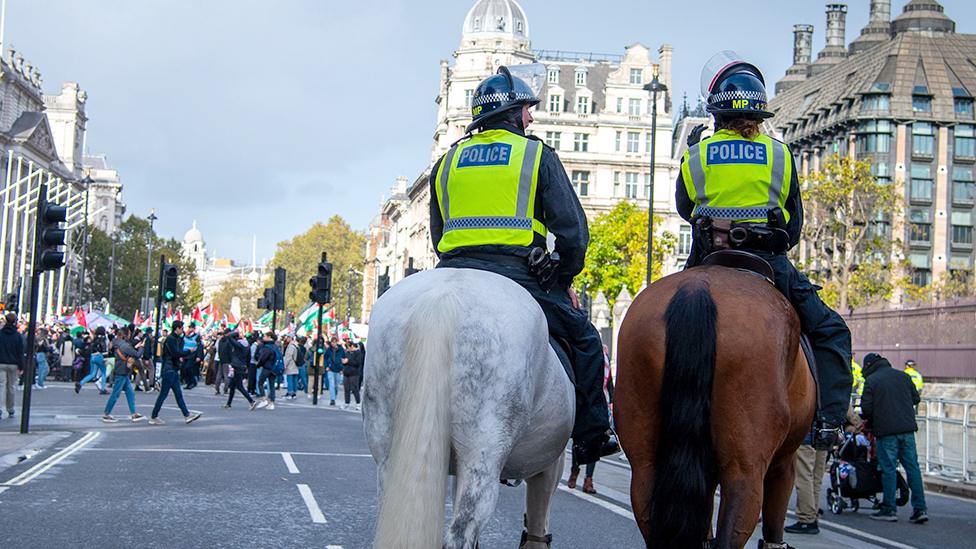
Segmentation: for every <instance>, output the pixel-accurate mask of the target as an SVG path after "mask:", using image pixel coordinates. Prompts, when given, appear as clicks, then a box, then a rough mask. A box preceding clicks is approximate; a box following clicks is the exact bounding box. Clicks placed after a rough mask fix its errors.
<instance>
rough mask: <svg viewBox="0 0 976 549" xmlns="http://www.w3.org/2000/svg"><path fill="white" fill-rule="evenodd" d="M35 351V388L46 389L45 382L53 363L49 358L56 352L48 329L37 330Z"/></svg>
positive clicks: (40, 328)
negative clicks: (49, 337)
mask: <svg viewBox="0 0 976 549" xmlns="http://www.w3.org/2000/svg"><path fill="white" fill-rule="evenodd" d="M34 349H35V353H34V356H35V362H34V363H35V364H36V369H37V375H36V376H35V381H34V388H35V389H44V388H45V384H44V382H45V380H47V374H48V371H50V369H51V361H49V360H48V357H50V356H51V353H52V351H53V350H54V347H52V346H51V341H50V340H49V339H48V332H47V328H44V327H39V328H37V343H36V344H35V345H34Z"/></svg>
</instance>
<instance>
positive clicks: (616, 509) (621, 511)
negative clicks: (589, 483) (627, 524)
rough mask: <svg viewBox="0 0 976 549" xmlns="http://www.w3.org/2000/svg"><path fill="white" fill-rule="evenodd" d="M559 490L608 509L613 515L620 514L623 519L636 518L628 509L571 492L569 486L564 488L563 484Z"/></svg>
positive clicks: (580, 493) (581, 493) (574, 491)
mask: <svg viewBox="0 0 976 549" xmlns="http://www.w3.org/2000/svg"><path fill="white" fill-rule="evenodd" d="M559 489H560V490H562V491H563V492H566V493H568V494H571V495H574V496H576V497H578V498H580V499H581V500H583V501H585V502H588V503H592V504H593V505H597V506H599V507H603V508H604V509H606V510H607V511H610V512H611V513H616V514H618V515H620V516H622V517H625V518H628V519H632V518H634V514H633V513H631V512H630V511H628V510H627V509H624V508H623V507H620V506H618V505H614V504H612V503H610V502H609V501H604V500H602V499H600V498H595V497H593V496H591V495H589V494H584V493H583V492H577V491H576V490H570V489H569V488H568V487H567V486H564V485H562V484H560V485H559Z"/></svg>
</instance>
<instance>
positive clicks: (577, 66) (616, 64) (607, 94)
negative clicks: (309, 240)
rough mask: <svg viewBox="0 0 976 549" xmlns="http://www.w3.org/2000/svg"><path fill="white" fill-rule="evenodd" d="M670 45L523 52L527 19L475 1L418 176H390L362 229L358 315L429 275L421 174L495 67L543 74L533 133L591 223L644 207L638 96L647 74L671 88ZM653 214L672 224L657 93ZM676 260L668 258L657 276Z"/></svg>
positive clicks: (647, 121) (666, 141)
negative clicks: (553, 153) (421, 272)
mask: <svg viewBox="0 0 976 549" xmlns="http://www.w3.org/2000/svg"><path fill="white" fill-rule="evenodd" d="M671 59H672V49H671V46H669V45H667V44H664V45H662V46H660V47H659V48H658V49H657V51H656V52H654V51H652V50H650V49H649V48H648V47H646V46H644V45H642V44H639V43H634V44H631V45H629V46H626V47H624V48H623V53H619V54H598V53H589V52H579V51H563V50H542V49H533V45H532V42H531V35H530V26H529V19H528V17H527V14H526V13H525V10H523V9H522V7H521V6H520V5H519V3H518V2H516V1H515V0H477V1H475V2H474V4H473V5H472V7H471V8H470V9H469V10H468V13H467V16H466V17H465V18H464V21H463V23H462V26H461V41H460V44H459V45H458V48H457V49H456V50H455V51H454V55H453V61H450V60H446V59H445V60H442V61H441V62H440V82H439V89H438V91H437V96H436V99H435V102H436V104H437V115H436V121H435V126H434V134H433V143H432V144H431V155H430V159H429V164H428V167H427V169H426V170H424V172H423V173H421V174H419V176H417V177H415V178H413V179H410V178H407V177H399V178H397V180H396V183H395V184H394V186H393V188H392V189H391V192H390V196H389V198H387V199H386V200H385V201H384V202H383V203H382V205H381V208H380V212H379V214H378V215H377V216H376V218H375V220H374V222H373V223H372V224H371V226H370V229H369V235H368V245H367V265H366V271H365V278H364V281H365V283H364V285H363V291H364V296H363V297H364V299H363V308H364V309H363V318H368V315H369V310H370V309H371V307H372V303H373V302H374V301H375V299H376V297H377V295H378V293H379V290H380V288H381V287H385V286H386V285H387V284H395V283H396V282H397V281H398V280H400V279H402V278H403V277H404V276H406V274H408V273H409V272H412V270H414V269H429V268H432V267H433V266H434V264H435V263H436V255H435V254H434V250H433V248H432V245H431V241H430V235H429V228H428V224H429V209H428V208H429V203H430V193H429V176H430V169H431V167H432V166H433V164H434V162H436V160H437V159H438V158H440V157H441V155H443V154H444V153H445V152H446V151H447V150H448V149H449V148H450V146H451V144H453V143H454V142H455V141H457V140H458V139H460V138H461V137H462V136H463V135H464V129H465V127H467V125H468V124H469V123H470V122H471V115H470V111H471V100H472V97H473V94H474V90H475V88H476V87H477V85H478V83H479V82H481V80H483V79H484V78H486V77H487V76H489V75H491V74H494V73H495V72H496V71H497V70H498V67H499V66H501V65H517V64H524V63H533V62H540V63H544V64H545V65H546V68H547V77H546V83H545V86H544V88H543V90H542V92H541V96H542V97H541V99H542V103H541V104H540V105H539V106H538V107H537V110H536V112H535V113H534V114H533V116H534V117H535V123H534V124H533V125H532V126H531V127H530V128H529V131H528V133H530V134H534V135H536V136H538V137H539V138H541V139H544V140H545V142H546V143H547V144H548V145H549V146H551V147H553V148H554V149H556V150H557V151H558V153H559V156H560V159H561V160H562V162H563V165H564V166H565V168H566V172H567V175H568V176H569V178H570V180H571V181H572V183H573V186H574V188H575V189H576V192H577V194H578V196H579V198H580V201H581V203H582V204H583V208H584V209H585V211H586V213H587V216H588V217H589V218H590V219H591V220H592V218H594V217H596V216H597V215H599V214H600V213H602V212H605V211H608V210H609V209H611V208H612V207H613V206H614V205H615V204H617V203H618V202H620V201H622V200H630V201H634V202H636V203H638V204H640V205H641V206H645V205H646V203H647V199H648V190H649V181H650V174H649V171H650V170H649V166H650V142H651V138H650V134H651V104H650V103H651V100H650V94H649V93H648V92H646V91H644V89H643V87H644V85H645V84H647V83H649V82H650V81H651V78H652V77H653V75H654V74H657V75H658V78H659V80H660V81H661V82H662V83H664V84H665V85H667V86H668V87H669V88H670V86H671ZM657 109H658V120H657V132H658V135H657V149H656V152H657V154H656V166H657V169H656V172H655V194H654V197H655V203H654V209H655V212H657V213H659V214H660V215H663V216H664V217H665V219H666V221H665V223H664V227H663V229H664V230H668V231H671V232H673V233H674V234H678V232H679V226H680V224H681V223H682V222H681V220H680V218H679V217H678V215H677V213H675V206H674V203H673V202H674V192H673V190H672V185H673V182H674V180H675V178H676V177H677V169H678V163H677V162H676V161H675V160H674V158H673V157H672V156H671V147H670V144H671V141H672V140H671V136H672V123H671V118H672V112H671V101H670V97H669V96H668V95H667V94H658V106H657ZM680 262H681V260H679V258H677V257H675V258H672V259H671V260H669V262H668V264H667V265H666V267H665V269H666V271H671V270H675V269H677V268H678V265H679V263H680Z"/></svg>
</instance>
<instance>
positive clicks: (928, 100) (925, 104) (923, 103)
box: [912, 95, 932, 112]
mask: <svg viewBox="0 0 976 549" xmlns="http://www.w3.org/2000/svg"><path fill="white" fill-rule="evenodd" d="M912 112H932V96H931V95H913V96H912Z"/></svg>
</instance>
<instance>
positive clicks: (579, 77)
mask: <svg viewBox="0 0 976 549" xmlns="http://www.w3.org/2000/svg"><path fill="white" fill-rule="evenodd" d="M576 85H577V86H578V87H581V88H582V87H585V86H586V69H582V68H580V69H576Z"/></svg>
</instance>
